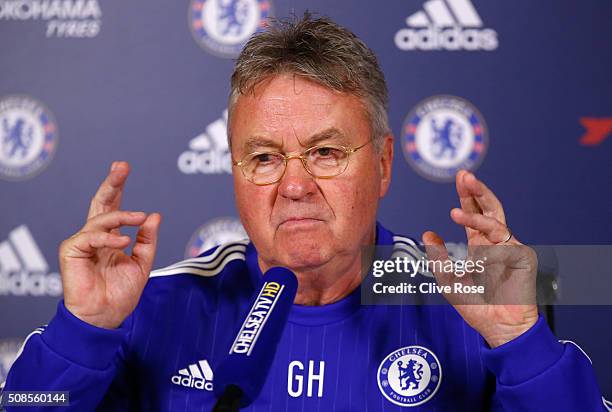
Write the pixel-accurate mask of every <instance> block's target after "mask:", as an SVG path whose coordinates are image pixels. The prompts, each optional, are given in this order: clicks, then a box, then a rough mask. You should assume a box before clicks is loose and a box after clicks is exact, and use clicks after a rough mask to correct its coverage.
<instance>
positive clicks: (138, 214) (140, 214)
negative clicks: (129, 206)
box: [130, 212, 144, 217]
mask: <svg viewBox="0 0 612 412" xmlns="http://www.w3.org/2000/svg"><path fill="white" fill-rule="evenodd" d="M142 215H144V212H130V216H134V217H140V216H142Z"/></svg>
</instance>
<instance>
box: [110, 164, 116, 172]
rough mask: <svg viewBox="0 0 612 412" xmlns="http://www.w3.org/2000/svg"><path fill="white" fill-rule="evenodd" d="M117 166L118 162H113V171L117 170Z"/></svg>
mask: <svg viewBox="0 0 612 412" xmlns="http://www.w3.org/2000/svg"><path fill="white" fill-rule="evenodd" d="M116 168H117V162H113V164H111V172H112V171H113V170H115V169H116Z"/></svg>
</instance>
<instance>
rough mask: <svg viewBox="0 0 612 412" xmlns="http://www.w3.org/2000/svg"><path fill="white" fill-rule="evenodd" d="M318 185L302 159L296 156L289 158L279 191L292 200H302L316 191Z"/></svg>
mask: <svg viewBox="0 0 612 412" xmlns="http://www.w3.org/2000/svg"><path fill="white" fill-rule="evenodd" d="M316 190H317V185H316V183H315V181H314V177H312V176H311V175H310V174H309V173H308V172H307V171H306V169H304V166H303V165H302V161H301V160H300V159H299V158H297V157H295V158H291V159H289V160H287V168H286V169H285V174H284V175H283V177H282V178H281V180H280V182H279V186H278V193H279V194H280V195H281V196H283V197H285V198H287V199H291V200H300V199H304V198H305V197H307V196H309V195H312V194H314V193H315V192H316Z"/></svg>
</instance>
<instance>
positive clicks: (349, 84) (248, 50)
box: [227, 12, 390, 151]
mask: <svg viewBox="0 0 612 412" xmlns="http://www.w3.org/2000/svg"><path fill="white" fill-rule="evenodd" d="M284 73H292V74H294V75H297V76H302V77H304V78H307V79H309V80H312V81H314V82H316V83H318V84H320V85H322V86H325V87H328V88H329V89H331V90H335V91H339V92H342V93H349V94H353V95H355V96H358V97H359V98H360V99H361V100H362V102H363V103H364V106H365V110H366V114H367V116H368V120H369V122H370V131H371V134H372V138H373V139H374V146H375V147H376V149H377V151H380V149H381V147H382V141H383V137H384V136H385V135H387V134H388V133H390V129H389V120H388V117H387V107H388V91H387V84H386V82H385V77H384V75H383V73H382V70H381V69H380V66H379V65H378V61H377V59H376V56H375V55H374V53H373V52H372V50H370V48H368V46H366V45H365V43H364V42H363V41H361V40H360V39H359V38H358V37H357V36H355V34H353V33H352V32H351V31H349V30H347V29H346V28H344V27H342V26H340V25H338V24H336V23H334V22H333V21H332V20H330V19H329V18H327V17H320V18H316V19H313V18H312V16H311V14H310V13H308V12H306V13H304V16H303V17H302V18H301V19H299V20H298V19H297V18H295V17H294V18H293V19H291V20H277V21H274V22H272V23H271V25H270V26H269V27H268V28H267V29H266V30H265V31H262V32H260V33H257V34H255V35H254V36H253V37H251V39H250V40H249V41H248V42H247V44H246V45H245V46H244V48H243V49H242V52H241V53H240V56H238V59H237V61H236V65H235V67H234V72H233V73H232V80H231V92H230V96H229V103H228V122H227V124H228V133H227V136H228V143H229V144H230V148H231V136H230V130H229V124H230V119H231V115H232V111H233V109H234V106H235V105H236V102H237V100H238V97H239V96H240V95H241V94H242V95H245V94H247V93H252V92H253V89H254V88H255V86H257V85H258V84H259V83H261V82H262V81H264V80H266V79H268V78H270V77H271V76H274V75H279V74H284Z"/></svg>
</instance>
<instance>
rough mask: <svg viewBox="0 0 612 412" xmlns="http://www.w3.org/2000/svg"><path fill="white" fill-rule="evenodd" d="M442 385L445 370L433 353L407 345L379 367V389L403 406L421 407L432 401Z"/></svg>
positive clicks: (393, 353) (389, 398)
mask: <svg viewBox="0 0 612 412" xmlns="http://www.w3.org/2000/svg"><path fill="white" fill-rule="evenodd" d="M440 382H442V368H441V367H440V362H439V361H438V358H437V357H436V355H434V353H433V352H432V351H430V350H429V349H427V348H425V347H423V346H417V345H413V346H406V347H404V348H401V349H397V350H396V351H393V352H391V353H390V354H389V355H388V356H387V357H386V358H385V359H384V360H383V361H382V362H381V364H380V366H379V367H378V387H379V388H380V391H381V392H382V394H383V395H384V396H385V398H387V399H388V400H389V401H391V402H393V403H394V404H396V405H399V406H417V405H421V404H423V403H425V402H427V401H429V400H430V399H431V398H432V397H433V396H434V395H435V394H436V392H437V390H438V388H439V387H440Z"/></svg>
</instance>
